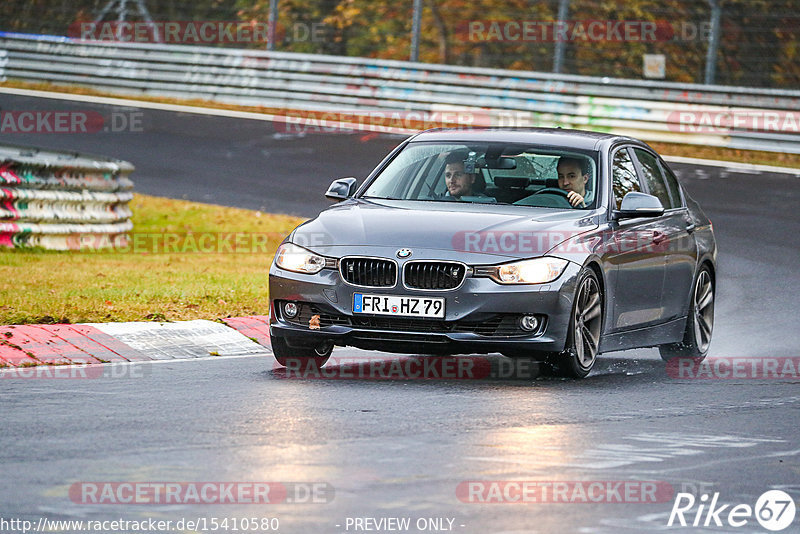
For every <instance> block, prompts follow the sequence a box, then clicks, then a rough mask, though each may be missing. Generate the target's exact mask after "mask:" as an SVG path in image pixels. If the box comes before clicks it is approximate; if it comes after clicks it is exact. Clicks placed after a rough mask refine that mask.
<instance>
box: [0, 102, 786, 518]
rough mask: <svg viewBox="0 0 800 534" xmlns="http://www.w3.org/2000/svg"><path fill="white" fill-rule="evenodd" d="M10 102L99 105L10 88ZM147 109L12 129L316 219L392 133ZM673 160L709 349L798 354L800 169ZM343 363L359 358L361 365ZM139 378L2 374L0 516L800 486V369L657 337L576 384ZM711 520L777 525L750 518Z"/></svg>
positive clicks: (276, 510)
mask: <svg viewBox="0 0 800 534" xmlns="http://www.w3.org/2000/svg"><path fill="white" fill-rule="evenodd" d="M0 108H1V109H2V110H3V111H8V110H18V111H19V110H31V109H52V110H65V109H71V110H84V109H96V110H99V111H100V112H101V113H106V114H107V113H108V110H107V107H105V106H88V105H86V104H82V103H69V102H64V101H51V100H44V99H33V98H25V97H10V96H8V95H0ZM142 118H143V125H144V131H142V132H134V133H116V134H112V133H105V134H104V133H98V134H83V135H58V134H45V135H23V134H14V135H4V136H3V137H2V138H0V142H3V143H16V144H34V145H40V146H44V147H48V148H71V149H75V150H81V151H89V152H94V153H99V154H104V155H108V156H115V157H119V158H123V159H127V160H130V161H132V162H133V163H134V164H135V165H136V166H137V173H136V174H135V175H134V178H135V181H136V184H137V190H138V191H140V192H143V193H149V194H154V195H162V196H172V197H177V198H188V199H192V200H198V201H205V202H215V203H219V204H225V205H232V206H240V207H246V208H254V209H263V210H267V211H280V212H290V213H296V214H300V215H306V216H311V215H313V214H314V213H315V212H316V211H317V210H318V209H320V208H322V207H324V206H326V205H327V203H326V201H325V200H324V199H323V198H322V193H323V192H324V189H325V188H326V187H327V185H328V184H329V182H330V181H331V180H332V179H333V178H337V177H341V176H350V175H353V176H356V177H358V178H363V177H364V176H365V175H366V173H367V172H368V171H369V170H370V169H371V168H372V167H373V166H374V165H375V164H376V163H377V162H378V161H379V160H380V159H381V157H382V156H383V155H384V154H385V153H386V152H387V151H388V149H389V148H390V147H392V146H394V145H396V144H397V143H398V142H399V138H386V137H375V136H372V135H365V134H348V135H323V134H309V135H306V136H294V135H290V136H287V135H286V133H285V132H275V130H274V128H273V126H272V125H271V124H270V123H266V122H259V121H247V120H234V119H224V118H218V117H205V116H201V115H188V114H176V113H168V112H154V111H150V110H142ZM673 168H674V169H675V170H676V171H677V173H678V174H679V178H680V179H681V181H682V182H683V183H684V184H685V185H686V187H687V189H688V190H689V192H690V194H691V195H692V196H694V197H695V198H696V199H697V200H699V201H700V202H701V204H702V205H703V207H704V209H705V210H706V212H707V213H708V215H709V216H710V217H711V219H712V221H713V222H714V228H715V231H716V234H717V238H718V243H719V248H720V256H719V273H718V288H717V291H718V297H717V298H718V300H717V308H716V325H715V332H714V341H713V344H712V349H711V355H712V356H715V357H730V356H749V357H772V356H797V355H798V350H799V349H800V342H798V341H797V338H796V331H797V328H796V317H797V312H796V305H797V304H796V303H797V301H798V296H800V290H798V282H800V276H798V269H797V266H796V261H797V251H798V250H800V215H798V213H797V206H798V205H800V179H798V178H795V177H793V176H786V175H770V174H766V173H761V174H753V173H745V172H741V171H736V170H732V169H722V168H714V167H692V166H687V165H677V164H676V165H673ZM363 354H364V353H362V352H358V351H349V350H347V349H337V351H335V352H334V355H338V356H340V357H347V356H354V355H363ZM373 357H377V358H381V359H385V360H391V359H392V357H391V356H388V355H373ZM409 358H412V359H409ZM400 361H401V362H409V361H410V362H414V361H415V360H413V357H402V358H401V360H400ZM490 361H491V362H493V365H495V366H497V365H499V362H500V361H501V359H500V357H497V356H494V357H491V358H490ZM333 368H334V369H335V370H336V372H338V373H340V374H348V371H350V373H349V374H351V375H352V374H353V373H352V370H353V369H352V368H353V366H352V365H349V364H344V365H339V366H334V367H333ZM144 375H145V376H144V377H143V378H129V379H104V380H96V381H95V380H92V381H79V380H69V381H55V380H53V381H43V380H42V381H18V380H17V381H5V382H4V383H0V407H2V408H0V418H1V419H0V420H2V430H3V431H2V435H0V450H1V451H3V453H2V459H0V473H2V475H1V476H2V480H3V482H4V484H3V485H2V486H0V517H3V518H24V519H29V520H34V521H38V518H39V517H42V516H46V517H49V518H57V519H68V518H73V519H117V518H123V519H130V520H135V519H142V518H147V517H157V518H161V519H173V520H177V519H180V518H197V517H206V518H211V517H218V518H222V517H225V516H228V517H245V516H247V517H278V518H279V519H280V522H281V528H280V530H279V532H292V533H295V532H297V533H305V532H319V533H328V532H331V533H333V532H345V531H347V532H354V529H353V527H352V526H351V527H350V529H349V530H345V527H346V521H347V518H348V517H351V518H352V517H357V516H358V517H374V518H382V517H410V518H411V519H412V525H413V523H414V521H416V520H417V519H418V518H451V519H453V520H454V521H453V527H452V528H453V530H454V531H456V532H464V533H485V532H492V533H499V532H583V533H605V532H650V531H660V530H664V529H665V525H666V521H667V518H668V516H669V512H670V510H671V508H672V500H671V499H669V500H668V501H666V502H657V503H649V504H639V503H609V504H577V503H574V504H569V503H558V504H541V503H536V504H471V503H464V502H462V501H461V500H459V498H458V496H457V495H456V488H457V487H459V484H460V483H461V482H464V481H469V480H501V481H508V480H528V481H540V482H541V481H553V480H585V481H620V480H652V481H662V482H666V483H668V484H670V485H671V486H672V488H674V489H675V490H676V491H681V490H682V489H686V490H690V491H691V490H692V488H702V489H704V490H705V492H706V493H710V494H711V493H714V492H719V493H720V495H719V501H720V503H730V504H739V503H747V504H750V505H753V504H755V501H756V499H757V497H758V496H759V495H760V494H761V493H762V492H764V491H765V490H767V489H773V488H780V489H784V490H785V491H787V492H789V493H790V494H791V495H792V496H793V497H794V499H795V500H797V499H798V498H800V445H798V444H800V431H798V425H797V421H798V416H799V415H800V410H798V407H800V388H798V381H796V380H795V381H786V380H784V381H775V380H744V379H738V380H712V381H685V380H675V379H672V378H670V377H669V376H668V374H667V373H666V371H665V368H664V364H663V363H662V362H661V360H660V359H659V358H658V356H657V353H656V352H655V351H654V350H639V351H630V352H625V353H612V354H607V355H604V356H602V357H601V358H600V360H599V362H598V366H597V368H596V370H595V371H594V372H593V373H592V375H590V377H589V378H588V379H586V380H583V381H575V382H570V381H561V380H553V379H540V380H537V381H535V382H533V383H532V384H531V383H528V382H524V381H515V380H507V379H502V378H494V379H486V380H425V381H420V380H357V379H344V380H336V379H328V380H299V379H296V378H292V377H287V376H286V374H285V373H284V372H283V371H275V370H273V360H272V358H271V357H268V356H264V357H263V358H243V359H225V360H216V361H189V362H170V363H159V364H153V365H150V366H148V367H147V368H146V372H145V373H144ZM79 481H151V482H152V481H162V482H163V481H305V482H325V483H328V484H330V485H331V486H333V488H335V497H334V498H333V500H332V501H330V502H328V503H317V504H294V503H292V504H272V505H246V504H237V505H215V506H197V505H184V506H177V505H172V506H149V505H138V506H136V505H102V506H100V505H86V504H79V503H74V502H72V501H71V500H70V499H69V498H68V497H67V491H68V488H69V486H70V485H71V484H73V483H75V482H79ZM701 493H702V492H701ZM695 511H696V507H695V508H694V509H693V510H692V512H695ZM687 517H689V516H688V515H687ZM723 518H724V517H723ZM692 519H693V515H692ZM444 524H445V525H447V522H445V523H444ZM337 525H339V526H337ZM461 525H463V526H461ZM792 529H794V530H792ZM669 530H674V531H676V532H682V531H686V532H696V531H699V530H703V529H698V528H685V529H683V528H673V529H669ZM706 530H708V531H709V532H766V530H764V529H763V528H761V527H760V526H759V525H758V523H757V522H755V520H752V519H751V520H750V522H749V524H748V525H747V526H745V527H742V528H732V527H727V526H726V527H716V528H708V529H706ZM383 531H387V530H380V532H383ZM792 531H793V532H798V531H800V517H799V518H798V519H796V520H795V523H794V525H793V526H792V527H790V528H788V529H787V530H785V531H784V532H792ZM373 532H374V531H373ZM408 532H418V530H417V529H416V528H411V529H410V530H408Z"/></svg>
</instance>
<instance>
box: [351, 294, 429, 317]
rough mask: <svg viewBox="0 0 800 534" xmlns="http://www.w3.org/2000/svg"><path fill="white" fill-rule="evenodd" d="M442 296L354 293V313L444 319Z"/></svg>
mask: <svg viewBox="0 0 800 534" xmlns="http://www.w3.org/2000/svg"><path fill="white" fill-rule="evenodd" d="M444 301H445V299H444V298H442V297H401V296H399V295H365V294H364V293H353V313H371V314H376V315H395V316H398V317H435V318H437V319H444Z"/></svg>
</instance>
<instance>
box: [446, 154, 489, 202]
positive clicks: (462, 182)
mask: <svg viewBox="0 0 800 534" xmlns="http://www.w3.org/2000/svg"><path fill="white" fill-rule="evenodd" d="M466 156H467V154H466V153H464V152H460V151H457V152H451V153H450V154H449V155H448V156H447V159H445V160H444V162H445V167H444V180H445V184H446V185H447V193H445V194H444V195H443V198H450V197H452V198H454V199H456V200H461V197H485V196H486V195H485V194H484V193H483V192H480V191H475V181H476V180H477V179H478V175H477V173H467V172H464V159H465V158H466Z"/></svg>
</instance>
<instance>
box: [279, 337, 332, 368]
mask: <svg viewBox="0 0 800 534" xmlns="http://www.w3.org/2000/svg"><path fill="white" fill-rule="evenodd" d="M270 342H271V343H272V354H274V355H275V359H276V360H277V361H278V363H279V364H280V365H282V366H284V367H288V368H290V369H293V370H303V369H309V368H311V369H312V370H313V369H319V368H321V367H322V366H323V365H325V362H327V361H328V358H330V357H331V352H333V343H331V342H326V343H323V344H322V345H320V346H318V347H316V348H296V347H290V346H289V344H288V343H286V340H285V339H283V338H282V337H271V338H270Z"/></svg>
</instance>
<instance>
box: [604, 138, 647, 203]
mask: <svg viewBox="0 0 800 534" xmlns="http://www.w3.org/2000/svg"><path fill="white" fill-rule="evenodd" d="M611 175H612V187H613V189H614V200H615V201H616V203H617V209H619V207H620V205H621V204H622V199H623V197H624V196H625V195H627V194H628V193H630V192H631V191H641V188H640V187H639V179H638V178H637V177H636V169H635V168H634V166H633V161H631V156H630V154H628V150H627V149H626V148H623V149H621V150H618V151H617V153H616V154H614V161H613V163H612V166H611Z"/></svg>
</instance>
